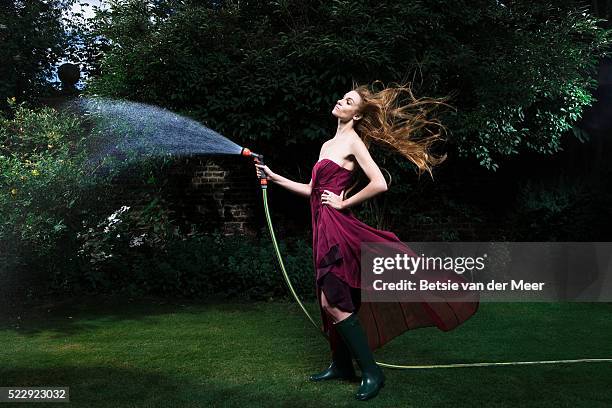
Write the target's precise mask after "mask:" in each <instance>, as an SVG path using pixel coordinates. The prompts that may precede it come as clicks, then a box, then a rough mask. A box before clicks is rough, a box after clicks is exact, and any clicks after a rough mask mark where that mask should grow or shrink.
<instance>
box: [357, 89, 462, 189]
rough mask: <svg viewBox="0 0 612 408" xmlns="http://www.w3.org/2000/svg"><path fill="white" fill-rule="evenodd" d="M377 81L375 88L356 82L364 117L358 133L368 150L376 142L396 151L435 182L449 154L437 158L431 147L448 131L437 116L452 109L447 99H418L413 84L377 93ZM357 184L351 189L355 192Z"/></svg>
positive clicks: (358, 121)
mask: <svg viewBox="0 0 612 408" xmlns="http://www.w3.org/2000/svg"><path fill="white" fill-rule="evenodd" d="M377 83H380V84H382V81H379V80H376V81H374V82H373V83H372V86H371V87H368V86H367V85H358V84H357V83H355V82H353V90H354V91H356V92H357V93H358V94H359V96H361V99H362V101H361V105H360V113H361V114H362V118H361V119H359V120H357V121H356V122H355V125H354V129H355V131H356V132H357V134H358V135H359V137H360V138H361V140H362V141H363V142H364V144H365V145H366V147H367V148H369V147H370V144H371V143H372V142H376V143H377V144H379V145H381V146H382V147H384V148H387V149H389V150H392V151H396V152H398V153H400V154H402V155H403V156H405V157H406V158H407V159H408V160H410V161H411V162H412V163H414V164H415V166H416V167H417V172H418V176H419V178H420V176H421V175H422V174H423V173H425V172H428V173H429V175H430V176H431V178H432V179H433V173H432V169H433V167H435V166H437V165H438V164H440V163H442V162H443V161H444V160H446V157H447V154H446V153H444V154H443V155H442V156H435V155H434V154H433V153H432V152H431V146H432V145H433V144H434V143H435V142H438V141H445V140H446V139H444V138H443V137H442V133H443V131H445V130H446V128H445V127H444V126H443V125H442V124H441V123H440V121H439V120H438V119H437V118H435V117H434V116H433V115H432V113H434V112H435V111H436V110H437V109H438V108H440V107H441V106H448V107H450V108H452V109H454V108H453V107H452V106H450V105H448V104H446V103H445V102H446V101H447V100H448V99H450V97H449V96H446V97H443V98H427V97H423V98H418V99H417V98H415V96H414V94H413V93H412V89H411V87H410V83H407V84H405V85H401V84H394V85H395V86H391V87H384V84H382V85H383V89H382V90H380V91H375V90H374V86H375V84H377ZM356 184H357V183H355V184H354V185H353V186H351V187H350V188H349V189H348V191H350V190H352V189H353V187H355V185H356Z"/></svg>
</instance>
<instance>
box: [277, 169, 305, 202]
mask: <svg viewBox="0 0 612 408" xmlns="http://www.w3.org/2000/svg"><path fill="white" fill-rule="evenodd" d="M270 180H271V181H273V182H274V183H276V184H278V185H279V186H282V187H285V188H286V189H287V190H289V191H291V192H294V193H295V194H298V195H300V196H302V197H310V193H311V192H312V179H311V180H310V183H308V184H304V183H298V182H296V181H293V180H289V179H288V178H286V177H283V176H280V175H278V174H275V175H274V178H271V179H270Z"/></svg>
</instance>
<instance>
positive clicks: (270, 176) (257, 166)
mask: <svg viewBox="0 0 612 408" xmlns="http://www.w3.org/2000/svg"><path fill="white" fill-rule="evenodd" d="M259 169H262V170H263V171H264V173H266V176H267V178H268V180H270V181H274V180H275V176H276V173H274V172H273V171H272V170H270V168H269V167H268V166H266V165H261V164H258V163H255V174H256V175H257V178H259Z"/></svg>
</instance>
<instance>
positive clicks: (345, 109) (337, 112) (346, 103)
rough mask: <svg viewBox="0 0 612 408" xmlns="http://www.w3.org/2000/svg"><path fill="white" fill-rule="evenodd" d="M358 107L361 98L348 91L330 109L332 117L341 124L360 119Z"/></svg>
mask: <svg viewBox="0 0 612 408" xmlns="http://www.w3.org/2000/svg"><path fill="white" fill-rule="evenodd" d="M360 105H361V96H359V94H358V93H357V92H356V91H350V92H348V93H346V94H345V95H344V96H343V97H342V99H338V101H337V102H336V106H334V109H332V115H334V116H335V117H337V118H338V119H340V120H341V121H343V122H348V121H350V120H358V119H361V113H360V112H359V106H360Z"/></svg>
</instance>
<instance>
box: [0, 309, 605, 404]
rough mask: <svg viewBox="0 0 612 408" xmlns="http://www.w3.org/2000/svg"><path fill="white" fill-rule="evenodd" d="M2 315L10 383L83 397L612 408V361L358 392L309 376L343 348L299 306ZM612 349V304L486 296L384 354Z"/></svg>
mask: <svg viewBox="0 0 612 408" xmlns="http://www.w3.org/2000/svg"><path fill="white" fill-rule="evenodd" d="M307 306H308V307H309V310H310V311H311V312H312V314H313V316H314V317H315V318H316V317H318V314H317V310H316V308H315V305H314V303H310V304H307ZM0 324H1V325H0V344H2V347H1V348H0V361H2V364H1V367H0V386H68V387H70V399H71V402H72V404H71V406H82V407H208V406H261V407H271V406H273V407H277V406H281V407H283V406H287V407H297V406H301V407H328V406H364V405H366V404H367V405H369V406H381V407H430V406H431V407H433V406H440V407H442V406H444V407H447V406H453V407H474V406H487V407H506V406H508V407H509V406H537V407H549V406H550V407H559V406H572V407H573V406H583V407H600V406H601V407H603V406H611V405H612V392H611V391H610V385H611V384H612V383H611V382H610V381H611V379H612V363H609V362H596V363H577V364H545V365H522V366H497V367H476V368H443V369H419V370H393V369H386V370H385V372H386V376H387V381H386V385H385V388H384V389H383V390H382V391H381V393H380V395H379V396H378V397H377V398H375V399H373V400H371V401H369V402H365V403H364V402H358V401H355V400H354V398H353V394H354V392H355V390H356V387H357V386H358V384H357V383H350V382H327V383H323V384H314V383H310V382H308V381H307V377H308V375H309V374H311V373H313V372H316V371H319V370H320V369H323V368H325V367H326V366H327V364H328V359H329V352H328V346H327V343H326V342H325V339H324V338H323V337H322V336H320V335H319V334H317V333H316V331H315V329H314V328H313V327H312V326H311V324H310V322H308V321H307V320H306V319H305V317H304V316H303V315H302V314H301V311H300V309H299V308H298V307H297V306H296V305H295V304H294V303H279V302H273V303H263V302H262V303H223V302H221V303H212V302H210V303H203V302H199V303H188V302H184V301H172V302H170V301H162V300H155V299H149V300H138V301H130V300H127V299H122V298H110V297H107V298H86V299H78V300H77V299H74V300H72V301H69V302H62V303H56V302H50V303H48V304H40V305H38V306H36V307H31V308H29V309H28V311H27V312H25V313H20V315H19V316H16V315H13V316H11V317H8V318H4V319H3V320H2V321H1V322H0ZM611 357H612V304H605V303H482V304H481V307H480V309H479V311H478V313H477V314H476V315H475V316H474V317H473V318H472V319H470V320H469V321H468V322H466V323H465V324H464V325H463V326H460V327H459V328H457V329H456V330H454V331H451V332H448V333H444V332H441V331H439V330H438V329H436V328H424V329H418V330H414V331H412V332H407V333H405V334H404V335H402V336H400V337H399V338H396V339H395V340H393V341H392V342H391V343H389V344H388V345H386V346H385V347H384V348H383V349H381V350H379V351H377V352H376V358H377V360H378V361H383V362H387V363H393V364H445V363H469V362H483V361H525V360H546V359H555V360H556V359H574V358H611ZM10 405H12V404H2V406H3V407H4V406H7V407H8V406H10ZM14 405H15V406H18V407H23V406H26V405H29V404H23V403H20V404H14ZM35 406H36V407H43V406H53V407H56V406H57V404H55V403H47V404H45V403H37V404H36V405H35Z"/></svg>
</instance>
